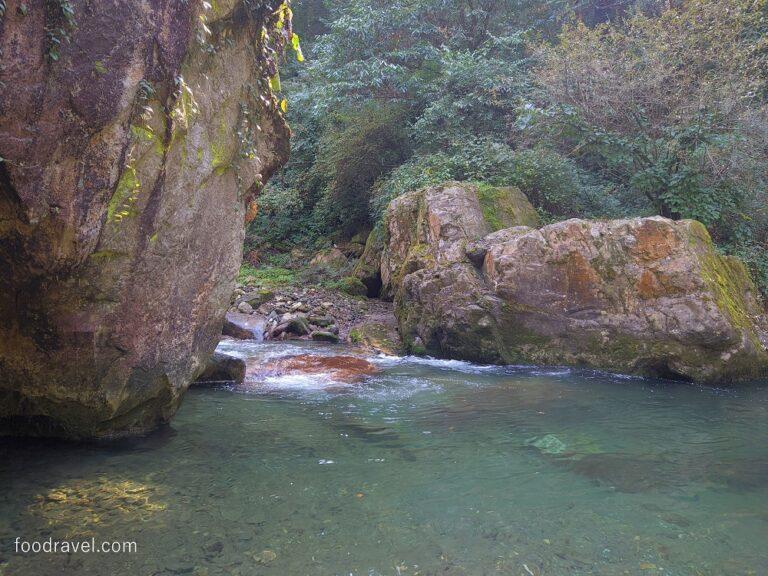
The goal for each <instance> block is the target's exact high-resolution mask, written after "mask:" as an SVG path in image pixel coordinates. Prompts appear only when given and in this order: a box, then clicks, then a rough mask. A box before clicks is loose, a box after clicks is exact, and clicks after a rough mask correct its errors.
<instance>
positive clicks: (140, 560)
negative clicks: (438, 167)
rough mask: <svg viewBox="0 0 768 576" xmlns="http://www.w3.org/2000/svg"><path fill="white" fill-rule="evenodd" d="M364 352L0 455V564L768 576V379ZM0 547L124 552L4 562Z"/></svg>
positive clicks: (280, 348) (30, 570) (284, 351)
mask: <svg viewBox="0 0 768 576" xmlns="http://www.w3.org/2000/svg"><path fill="white" fill-rule="evenodd" d="M222 348H223V349H226V350H229V351H230V352H233V353H236V354H241V355H244V356H255V357H257V358H258V361H259V362H264V361H266V360H268V359H269V358H274V357H277V356H282V355H290V354H296V353H301V352H306V351H307V350H309V351H311V352H314V353H319V354H334V353H338V352H339V350H340V348H330V347H323V346H313V345H309V344H307V345H294V344H264V343H261V344H243V343H225V344H224V345H223V346H222ZM372 361H374V362H375V363H376V364H378V365H379V367H380V368H381V369H382V373H381V374H380V375H379V376H375V377H373V378H371V379H369V380H368V381H366V382H364V383H363V384H360V385H358V386H356V387H349V388H347V389H344V390H342V391H340V390H339V387H338V384H337V383H334V382H329V381H328V379H327V378H326V377H323V376H322V375H321V376H313V377H272V378H264V379H262V380H261V381H255V382H250V383H249V384H248V385H246V386H244V387H242V388H239V389H230V388H218V389H193V390H191V391H190V392H189V394H188V396H187V397H186V399H185V401H184V405H183V406H182V408H181V410H180V411H179V413H178V415H177V417H176V418H175V419H174V421H173V423H172V425H171V426H170V427H169V428H167V429H166V430H164V431H162V432H160V433H158V434H155V435H153V436H151V437H149V438H146V439H142V440H138V441H133V442H130V443H124V444H120V445H116V446H99V445H90V446H89V445H85V446H83V445H81V446H73V445H67V444H51V443H47V442H45V443H44V442H18V441H16V442H8V441H6V442H4V443H3V444H0V456H1V457H2V462H1V463H0V486H2V494H0V574H1V575H3V576H5V575H19V574H23V575H48V574H51V575H54V574H55V575H59V574H65V575H66V574H78V575H79V574H87V575H90V574H118V575H121V574H131V575H132V574H140V575H144V574H147V575H149V574H153V575H154V574H157V575H165V574H195V575H198V576H203V575H218V574H226V575H235V576H236V575H251V574H253V575H265V576H266V575H275V576H277V575H280V576H285V575H304V574H306V575H337V574H338V575H345V576H349V575H354V576H362V575H366V576H367V575H400V576H404V575H408V576H416V575H424V576H427V575H430V576H437V575H440V576H458V575H471V576H474V575H496V574H510V575H515V576H517V575H521V576H530V575H531V574H532V575H534V576H539V575H555V576H558V575H627V574H629V575H635V574H638V575H650V574H658V575H669V576H671V575H691V576H703V575H707V576H708V575H713V576H723V575H742V574H743V575H748V574H752V575H764V574H768V545H766V542H768V387H760V386H754V387H742V388H739V389H737V390H715V389H709V388H701V387H696V386H691V385H684V384H671V383H663V382H656V381H649V380H641V379H630V378H623V377H617V376H610V375H605V374H599V373H592V372H578V371H570V370H566V369H531V368H515V367H509V368H496V367H481V366H473V365H470V364H465V363H461V362H439V361H426V360H419V359H413V358H405V359H403V358H392V357H376V358H373V359H372ZM17 536H21V537H22V538H23V539H26V540H45V539H47V538H48V537H51V538H54V539H62V540H63V539H67V538H69V539H75V538H90V537H92V536H93V537H95V538H97V539H98V540H99V541H101V540H118V541H135V542H136V543H137V550H138V551H137V552H136V553H135V554H114V555H104V554H100V555H99V554H82V553H80V554H72V555H44V554H39V555H19V554H16V553H15V552H14V544H13V541H14V538H15V537H17Z"/></svg>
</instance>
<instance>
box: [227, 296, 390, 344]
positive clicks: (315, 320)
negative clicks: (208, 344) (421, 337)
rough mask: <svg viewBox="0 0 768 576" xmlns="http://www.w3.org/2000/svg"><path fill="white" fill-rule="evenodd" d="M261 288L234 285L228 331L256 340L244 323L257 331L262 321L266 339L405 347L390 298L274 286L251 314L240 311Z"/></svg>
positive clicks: (256, 337)
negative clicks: (240, 307) (401, 340)
mask: <svg viewBox="0 0 768 576" xmlns="http://www.w3.org/2000/svg"><path fill="white" fill-rule="evenodd" d="M262 292H263V289H260V288H249V287H247V286H242V287H239V288H238V289H236V291H235V295H234V297H233V299H232V307H231V308H230V311H229V312H228V313H227V323H226V324H225V329H224V335H225V336H231V337H234V338H240V339H251V338H253V339H256V340H258V339H260V338H259V336H258V335H251V336H249V332H250V330H245V331H244V330H242V329H241V327H242V326H244V325H247V324H248V325H250V326H253V330H254V332H255V331H257V328H256V327H257V326H259V325H263V337H264V339H265V340H294V339H302V340H315V341H321V342H330V343H340V342H346V343H352V344H357V345H360V346H361V347H364V348H367V349H369V350H374V351H380V352H385V353H389V354H394V353H397V352H399V351H401V349H402V345H401V342H400V337H399V334H398V329H397V322H396V320H395V316H394V312H393V306H392V304H391V303H390V302H384V301H382V300H376V299H368V298H365V297H354V296H350V295H349V294H345V293H343V292H340V291H338V290H329V289H325V288H322V287H320V286H310V287H307V288H282V289H275V290H274V291H270V292H269V294H270V297H269V298H268V299H267V300H265V301H264V302H262V303H261V304H260V305H259V306H258V308H256V309H255V310H253V311H252V312H251V313H250V314H243V313H241V312H239V311H238V307H239V304H238V303H240V302H243V301H246V300H247V299H248V298H250V297H251V296H250V295H251V294H255V293H262ZM233 324H237V326H233Z"/></svg>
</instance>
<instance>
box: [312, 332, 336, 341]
mask: <svg viewBox="0 0 768 576" xmlns="http://www.w3.org/2000/svg"><path fill="white" fill-rule="evenodd" d="M310 337H311V338H312V340H315V341H317V342H331V343H333V344H338V343H339V336H338V334H334V333H333V332H326V331H324V330H315V331H314V332H312V335H311V336H310Z"/></svg>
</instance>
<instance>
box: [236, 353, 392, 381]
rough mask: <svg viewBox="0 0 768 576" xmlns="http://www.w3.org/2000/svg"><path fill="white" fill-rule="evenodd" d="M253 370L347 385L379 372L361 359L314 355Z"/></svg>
mask: <svg viewBox="0 0 768 576" xmlns="http://www.w3.org/2000/svg"><path fill="white" fill-rule="evenodd" d="M254 370H255V371H257V372H259V373H263V374H269V375H285V374H324V375H327V376H328V377H329V378H330V379H331V380H333V381H335V382H344V383H347V384H356V383H358V382H360V381H362V380H364V379H365V378H366V377H368V376H372V375H374V374H378V373H379V372H380V369H379V368H377V367H376V366H375V365H374V364H372V363H370V362H368V361H367V360H364V359H363V358H357V357H355V356H317V355H314V354H301V355H299V356H289V357H287V358H280V359H278V360H275V361H273V362H270V363H268V364H265V365H261V366H253V367H252V368H251V372H253V371H254Z"/></svg>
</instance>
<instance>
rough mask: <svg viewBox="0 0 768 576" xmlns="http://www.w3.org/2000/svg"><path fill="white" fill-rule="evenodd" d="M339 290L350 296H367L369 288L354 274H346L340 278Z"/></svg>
mask: <svg viewBox="0 0 768 576" xmlns="http://www.w3.org/2000/svg"><path fill="white" fill-rule="evenodd" d="M338 287H339V290H341V291H342V292H344V293H345V294H349V295H350V296H365V295H366V294H367V293H368V288H367V287H366V285H365V284H363V283H362V282H361V281H360V280H358V279H357V278H355V277H354V276H346V277H344V278H342V279H341V280H339V283H338Z"/></svg>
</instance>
